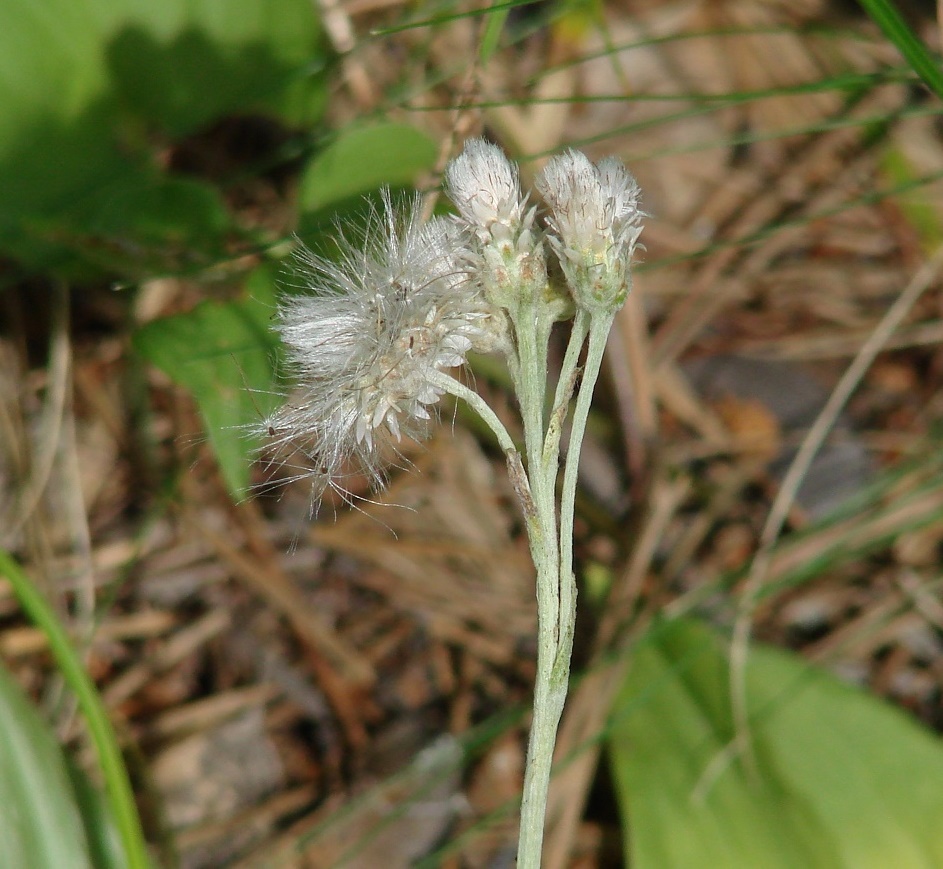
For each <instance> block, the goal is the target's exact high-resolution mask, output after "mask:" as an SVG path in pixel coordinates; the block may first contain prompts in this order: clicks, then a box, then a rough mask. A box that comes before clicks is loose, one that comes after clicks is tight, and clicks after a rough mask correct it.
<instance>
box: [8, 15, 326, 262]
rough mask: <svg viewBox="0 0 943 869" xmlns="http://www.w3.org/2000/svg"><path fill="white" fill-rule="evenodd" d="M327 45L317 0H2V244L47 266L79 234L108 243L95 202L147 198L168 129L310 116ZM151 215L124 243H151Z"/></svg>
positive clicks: (132, 226)
mask: <svg viewBox="0 0 943 869" xmlns="http://www.w3.org/2000/svg"><path fill="white" fill-rule="evenodd" d="M319 45H320V38H319V26H318V23H317V19H316V17H315V15H314V13H313V10H312V7H311V4H310V3H309V2H308V0H200V2H194V0H165V2H160V3H150V2H142V0H43V2H41V3H34V2H33V0H7V2H6V3H5V4H4V7H3V26H2V27H0V105H2V106H3V111H2V112H0V190H2V192H3V194H2V196H0V251H5V252H7V253H10V254H12V255H13V256H15V257H17V258H19V259H21V260H23V261H24V262H25V263H26V264H28V265H31V266H33V267H37V268H44V269H46V270H48V269H49V267H50V266H53V267H57V266H59V265H60V263H59V261H60V260H63V259H64V260H69V258H70V254H71V253H72V252H73V250H74V248H75V246H76V242H77V241H78V244H79V245H82V244H85V245H86V246H87V247H90V248H91V249H92V250H93V251H95V250H97V248H101V247H102V246H105V247H107V246H108V245H109V244H110V239H98V238H92V237H88V238H83V233H86V230H87V228H86V226H85V220H86V218H87V216H88V214H89V208H90V203H94V202H97V203H99V204H103V205H104V206H105V207H108V203H107V201H106V200H105V199H104V198H103V197H102V195H101V191H102V190H104V189H107V190H108V191H110V192H112V193H114V194H115V195H116V196H118V197H119V198H125V199H127V200H136V199H137V200H140V199H142V198H144V199H146V195H144V196H143V197H142V195H141V194H140V192H139V191H138V190H137V187H138V186H143V187H145V188H148V187H149V186H152V185H153V176H154V174H155V168H154V163H155V160H154V151H155V150H156V147H157V145H158V144H159V143H160V142H162V141H164V140H166V138H167V137H170V138H173V137H179V136H182V135H186V134H189V133H193V132H196V131H197V130H199V129H201V128H203V127H205V126H207V125H209V124H211V123H213V122H214V121H216V120H217V119H219V118H221V117H223V116H224V115H226V114H229V113H235V112H241V113H248V112H258V111H267V112H270V113H271V112H278V111H280V110H281V108H282V107H283V106H284V107H286V110H288V111H289V112H290V114H291V119H293V120H298V119H301V118H304V119H306V120H311V118H312V117H313V116H312V115H311V114H307V113H306V108H310V109H312V110H314V111H316V110H317V107H318V106H319V105H321V104H322V102H323V90H324V86H323V80H322V79H323V76H321V74H320V70H321V68H322V67H323V56H322V54H321V51H320V48H319ZM306 90H307V94H306V93H305V91H306ZM155 134H157V135H158V136H160V137H162V138H157V136H155ZM97 219H98V216H97V215H96V220H97ZM147 220H148V217H147V215H146V214H144V213H143V212H138V213H137V214H135V215H134V216H133V217H132V219H131V220H129V221H128V222H127V223H126V225H125V227H124V230H123V238H122V242H123V244H124V246H125V247H126V248H127V249H128V250H133V249H134V247H135V245H137V244H140V243H141V241H142V240H141V239H139V238H138V233H139V232H142V233H143V234H144V236H145V239H144V241H145V242H146V241H147V232H148V226H147ZM178 229H179V232H180V234H181V235H186V234H187V233H188V232H189V229H190V224H188V223H182V224H181V225H180V226H179V227H178ZM89 235H90V234H89ZM106 259H107V258H106Z"/></svg>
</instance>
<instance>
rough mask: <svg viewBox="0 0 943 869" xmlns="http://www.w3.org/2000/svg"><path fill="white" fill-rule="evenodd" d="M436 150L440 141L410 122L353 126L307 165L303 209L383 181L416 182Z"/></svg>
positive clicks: (337, 200) (431, 162)
mask: <svg viewBox="0 0 943 869" xmlns="http://www.w3.org/2000/svg"><path fill="white" fill-rule="evenodd" d="M437 153H438V147H437V146H436V143H435V141H433V140H432V139H430V138H429V137H428V136H427V135H426V134H425V133H423V132H421V131H420V130H417V129H416V128H415V127H411V126H409V125H408V124H395V123H382V124H374V125H371V126H364V127H357V128H352V129H348V130H346V131H345V132H344V133H342V134H341V135H340V136H339V137H338V138H337V139H336V140H335V141H334V142H332V143H331V144H330V145H328V147H327V148H325V149H324V150H323V151H321V152H320V153H319V154H318V155H317V156H316V157H315V158H314V159H313V160H312V161H311V162H310V163H309V164H308V167H307V168H306V169H305V172H304V175H303V177H302V179H301V189H300V192H299V203H300V206H301V210H302V211H303V212H309V213H310V212H315V211H320V210H321V209H324V208H326V207H327V206H329V205H334V204H336V203H340V202H343V201H344V200H348V199H350V198H351V197H353V196H356V195H358V194H361V193H367V192H368V191H371V190H375V189H376V188H377V187H380V186H383V185H388V186H391V187H397V186H403V185H407V184H411V183H412V182H413V181H415V179H416V176H417V175H418V174H420V173H421V172H426V171H428V170H430V169H431V168H432V167H433V166H434V165H435V160H436V156H437Z"/></svg>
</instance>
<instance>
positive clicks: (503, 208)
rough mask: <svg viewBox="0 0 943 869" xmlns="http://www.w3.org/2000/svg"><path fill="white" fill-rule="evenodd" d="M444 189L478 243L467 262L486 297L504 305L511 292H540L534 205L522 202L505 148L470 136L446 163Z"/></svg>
mask: <svg viewBox="0 0 943 869" xmlns="http://www.w3.org/2000/svg"><path fill="white" fill-rule="evenodd" d="M445 189H446V192H447V193H448V195H449V197H450V198H451V200H452V201H453V202H454V203H455V206H456V208H457V209H458V212H459V221H460V223H461V224H462V225H463V226H465V227H466V228H467V229H468V230H469V231H470V232H471V233H472V235H473V236H474V238H475V241H476V242H477V244H476V246H475V250H474V252H473V256H472V258H471V259H470V264H471V266H472V268H474V269H475V271H476V272H478V274H479V276H480V279H481V281H482V284H483V286H484V288H485V292H486V293H487V295H488V297H489V298H490V299H491V301H492V302H493V303H494V304H496V305H497V306H499V307H503V308H507V307H509V305H511V304H512V303H513V298H514V297H515V296H516V295H519V294H528V293H530V294H535V293H539V292H541V291H542V290H543V288H544V287H545V286H546V280H547V267H546V261H545V258H544V252H543V247H542V243H541V239H540V236H539V234H538V233H536V232H535V230H534V217H535V214H536V210H537V209H536V207H531V208H528V207H527V197H526V196H524V195H523V194H522V193H521V186H520V178H519V173H518V169H517V166H516V165H515V164H513V163H511V161H510V160H508V158H507V157H506V156H505V155H504V152H503V151H502V150H501V149H500V148H499V147H498V146H497V145H492V144H491V143H490V142H486V141H485V140H484V139H469V140H468V141H467V142H466V143H465V148H464V150H463V151H462V153H461V154H459V155H458V157H456V158H455V159H454V160H452V162H451V163H449V165H448V166H447V167H446V170H445Z"/></svg>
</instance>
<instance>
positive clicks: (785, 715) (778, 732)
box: [608, 621, 943, 869]
mask: <svg viewBox="0 0 943 869" xmlns="http://www.w3.org/2000/svg"><path fill="white" fill-rule="evenodd" d="M728 670H729V664H728V658H727V654H726V649H725V648H724V644H723V641H722V640H721V638H720V637H719V636H718V635H717V634H716V633H715V632H714V631H713V630H711V629H710V628H708V627H707V626H705V625H703V624H700V623H696V622H693V621H678V622H673V623H671V624H663V625H659V626H657V627H656V629H655V630H653V631H652V632H651V634H650V635H649V637H648V639H647V640H646V641H645V642H643V643H642V645H640V646H639V647H638V648H637V649H636V650H635V652H634V657H633V660H632V668H631V671H630V674H629V676H628V678H627V680H626V683H625V685H624V687H623V689H622V692H621V694H620V697H619V700H618V703H617V705H616V707H615V709H614V713H613V724H612V727H611V730H610V732H609V736H608V740H609V743H608V744H609V751H610V756H611V766H612V773H613V779H614V781H615V784H616V790H617V794H618V797H619V802H620V805H621V809H622V815H623V821H624V824H623V826H624V829H625V830H626V848H625V853H626V861H627V864H628V865H632V866H633V867H638V869H646V867H653V869H654V867H657V869H688V867H691V869H694V867H697V869H700V867H704V866H711V867H740V866H750V867H783V869H787V867H788V869H794V867H796V866H802V867H804V869H810V867H822V869H826V867H827V869H838V867H847V869H870V867H873V869H884V867H887V866H894V867H895V869H909V867H915V869H916V867H921V869H925V867H929V866H943V837H941V836H940V830H941V829H943V789H941V788H940V784H939V783H940V782H941V781H943V745H941V743H940V741H939V740H938V739H937V738H936V737H935V736H933V735H932V734H931V733H929V732H927V731H925V730H924V729H923V728H921V727H920V726H919V725H918V724H917V723H915V722H914V721H913V720H911V719H910V718H908V717H907V716H906V715H905V714H904V713H902V712H900V711H899V710H896V709H894V708H892V707H890V706H888V705H886V704H884V703H881V702H880V701H878V700H876V699H874V698H873V697H871V696H869V695H867V694H865V693H863V692H861V691H859V690H857V689H855V688H853V687H850V686H848V685H846V684H844V683H842V682H839V681H838V680H837V679H835V678H833V677H831V676H830V675H828V674H827V673H825V672H822V671H820V670H817V669H815V668H813V667H810V666H808V665H807V664H805V663H803V662H801V661H800V660H799V659H798V658H796V657H794V656H791V655H788V654H786V653H783V652H779V651H774V650H772V649H767V648H760V647H755V648H753V649H752V651H751V655H750V663H749V668H748V673H747V688H748V697H749V702H750V707H749V708H750V716H751V721H752V735H753V739H754V746H755V753H756V759H757V766H758V775H757V776H756V777H755V778H754V777H753V776H751V775H750V774H749V773H748V772H747V771H746V770H745V769H744V767H743V765H742V764H741V763H740V762H739V761H738V760H736V759H729V758H728V759H725V755H726V754H727V753H728V752H729V750H730V745H731V742H732V740H733V738H734V727H733V723H732V720H731V714H730V689H729V680H728Z"/></svg>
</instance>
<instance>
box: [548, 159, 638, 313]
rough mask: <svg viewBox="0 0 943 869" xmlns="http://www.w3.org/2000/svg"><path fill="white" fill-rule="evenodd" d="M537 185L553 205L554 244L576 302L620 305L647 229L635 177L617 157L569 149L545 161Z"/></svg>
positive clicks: (594, 308)
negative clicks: (598, 156) (599, 156)
mask: <svg viewBox="0 0 943 869" xmlns="http://www.w3.org/2000/svg"><path fill="white" fill-rule="evenodd" d="M536 186H537V189H538V190H539V191H540V193H541V195H542V196H543V198H544V200H545V201H546V202H547V205H548V206H549V207H550V214H549V215H548V217H547V223H548V224H549V226H550V233H549V241H550V246H551V247H552V248H553V250H554V252H555V253H556V255H557V258H558V259H559V261H560V267H561V268H562V269H563V273H564V275H565V276H566V279H567V284H568V285H569V287H570V291H571V292H572V293H573V296H574V299H575V301H576V304H577V305H578V306H580V307H583V308H585V309H587V310H588V311H590V312H598V313H603V312H605V311H607V310H608V311H611V310H614V309H616V308H618V307H620V306H621V305H622V303H623V302H624V301H625V297H626V295H627V294H628V292H629V290H630V289H631V280H632V278H631V272H630V267H631V264H632V257H633V255H634V253H635V247H636V244H637V243H638V239H639V235H640V234H641V232H642V225H641V219H642V217H643V214H642V212H641V211H640V210H639V188H638V184H636V183H635V179H634V178H633V177H632V176H631V175H630V174H629V173H628V172H627V171H626V169H625V166H623V165H622V163H621V162H620V161H619V160H617V159H615V158H613V157H610V158H607V159H605V160H602V161H601V162H599V163H597V164H595V165H594V164H593V163H591V162H590V161H589V159H588V158H587V157H586V155H585V154H583V153H581V152H580V151H567V152H566V153H565V154H561V155H560V156H558V157H554V158H553V159H552V160H551V161H550V162H549V163H548V164H547V165H546V167H545V168H544V170H543V172H542V173H541V174H540V175H539V176H538V177H537V181H536Z"/></svg>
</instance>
